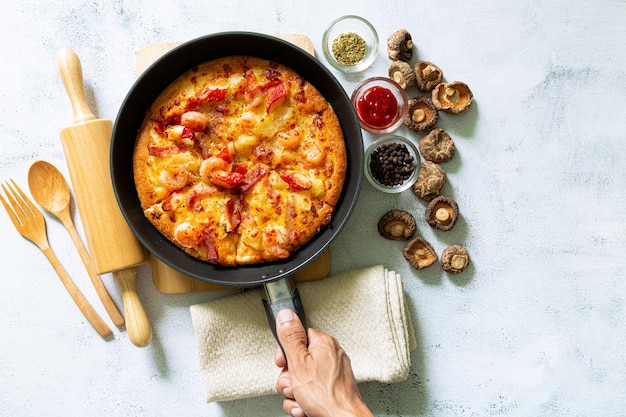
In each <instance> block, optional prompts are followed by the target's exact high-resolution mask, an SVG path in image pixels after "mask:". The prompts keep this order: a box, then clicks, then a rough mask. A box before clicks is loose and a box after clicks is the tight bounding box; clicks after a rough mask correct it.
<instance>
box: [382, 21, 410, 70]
mask: <svg viewBox="0 0 626 417" xmlns="http://www.w3.org/2000/svg"><path fill="white" fill-rule="evenodd" d="M387 56H388V57H389V59H391V60H392V61H398V60H400V61H406V62H408V61H410V60H411V58H413V39H412V38H411V34H410V33H409V32H408V31H407V30H406V29H398V30H396V31H395V32H393V33H392V34H391V35H389V37H388V38H387Z"/></svg>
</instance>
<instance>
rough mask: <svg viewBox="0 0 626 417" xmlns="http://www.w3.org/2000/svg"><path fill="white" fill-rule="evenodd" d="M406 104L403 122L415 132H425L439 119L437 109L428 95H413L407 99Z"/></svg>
mask: <svg viewBox="0 0 626 417" xmlns="http://www.w3.org/2000/svg"><path fill="white" fill-rule="evenodd" d="M407 106H408V111H407V114H406V116H404V124H405V125H407V126H408V127H409V129H411V130H413V131H415V132H418V133H421V132H425V131H427V130H428V129H430V128H431V127H433V126H434V125H435V124H436V123H437V121H438V120H439V111H438V110H437V108H436V107H435V105H434V104H433V101H432V100H431V99H430V98H428V97H425V96H419V97H414V98H412V99H410V100H409V101H408V103H407Z"/></svg>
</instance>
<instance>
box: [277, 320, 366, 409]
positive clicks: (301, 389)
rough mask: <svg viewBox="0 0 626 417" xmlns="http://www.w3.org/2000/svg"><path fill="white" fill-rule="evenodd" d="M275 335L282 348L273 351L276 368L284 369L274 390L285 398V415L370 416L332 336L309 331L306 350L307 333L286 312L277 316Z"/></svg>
mask: <svg viewBox="0 0 626 417" xmlns="http://www.w3.org/2000/svg"><path fill="white" fill-rule="evenodd" d="M276 334H277V336H278V340H279V341H280V344H281V346H282V348H283V350H281V349H280V348H279V349H277V351H276V365H277V366H278V367H280V368H283V369H282V371H281V373H280V375H279V376H278V381H277V382H276V389H277V390H278V392H279V393H281V394H282V395H283V396H284V397H285V398H284V400H283V409H284V410H285V412H286V413H288V414H290V415H292V416H294V417H306V416H308V417H330V416H333V417H344V416H345V417H355V416H358V417H369V416H373V414H372V413H371V411H370V410H369V409H368V408H367V406H366V405H365V403H364V402H363V400H362V399H361V394H360V393H359V389H358V387H357V384H356V380H355V379H354V373H353V372H352V365H351V363H350V358H349V357H348V355H347V354H346V352H345V351H344V350H343V349H342V347H341V346H340V345H339V342H337V340H336V339H335V338H334V337H332V336H329V335H327V334H325V333H322V332H319V331H317V330H315V329H312V328H309V329H308V342H309V345H308V347H307V332H305V330H304V327H303V326H302V322H301V321H300V318H299V317H298V316H297V315H296V314H295V313H294V312H292V311H291V310H288V309H284V310H281V311H280V312H279V313H278V314H277V315H276ZM283 351H284V354H283ZM285 356H286V358H285Z"/></svg>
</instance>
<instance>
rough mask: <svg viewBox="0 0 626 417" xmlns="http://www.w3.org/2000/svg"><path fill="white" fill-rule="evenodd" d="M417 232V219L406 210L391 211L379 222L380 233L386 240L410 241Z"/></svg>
mask: <svg viewBox="0 0 626 417" xmlns="http://www.w3.org/2000/svg"><path fill="white" fill-rule="evenodd" d="M416 230H417V225H416V223H415V218H414V217H413V215H412V214H411V213H409V212H408V211H404V210H390V211H388V212H387V213H385V214H384V215H383V216H382V217H381V218H380V220H379V221H378V233H380V235H381V236H382V237H384V238H385V239H390V240H409V239H411V238H412V237H413V236H414V235H415V231H416Z"/></svg>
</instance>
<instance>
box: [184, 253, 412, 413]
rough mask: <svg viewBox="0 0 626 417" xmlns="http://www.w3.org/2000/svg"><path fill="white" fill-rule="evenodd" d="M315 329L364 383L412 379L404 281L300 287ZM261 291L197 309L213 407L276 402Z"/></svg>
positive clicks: (363, 274)
mask: <svg viewBox="0 0 626 417" xmlns="http://www.w3.org/2000/svg"><path fill="white" fill-rule="evenodd" d="M298 291H299V292H300V297H301V299H302V304H303V305H304V309H305V311H306V315H307V321H308V323H309V326H311V327H313V328H315V329H317V330H320V331H322V332H325V333H328V334H330V335H332V336H334V337H335V338H336V339H337V340H338V341H339V343H340V344H341V346H342V347H343V348H344V350H345V351H346V353H347V354H348V356H350V360H351V362H352V368H353V370H354V376H355V378H356V380H357V382H364V381H380V382H383V383H392V382H399V381H403V380H405V379H406V378H407V377H408V373H409V368H410V366H411V360H410V354H409V352H410V350H412V349H414V348H415V346H416V343H415V337H414V333H413V327H412V325H411V320H410V315H409V313H408V311H407V308H406V304H405V298H404V292H403V289H402V281H401V278H400V275H399V274H397V273H395V272H393V271H388V270H386V269H385V268H384V266H382V265H376V266H373V267H369V268H364V269H360V270H355V271H349V272H343V273H339V274H336V275H333V276H330V277H328V278H326V279H324V280H322V281H315V282H304V283H301V284H298ZM263 296H264V292H263V290H262V289H255V290H252V291H246V292H243V293H239V294H235V295H230V296H226V297H223V298H221V299H217V300H212V301H209V302H206V303H203V304H197V305H193V306H191V308H190V311H191V319H192V323H193V327H194V331H195V333H196V337H197V342H198V350H199V357H200V370H201V374H202V378H203V381H204V385H205V390H206V400H207V402H213V401H226V400H235V399H241V398H250V397H256V396H261V395H267V394H275V393H276V390H275V386H276V380H277V378H278V374H279V372H280V369H279V368H278V367H276V365H275V364H274V354H275V352H276V348H277V346H278V344H277V342H276V340H275V339H274V336H273V335H272V332H271V330H270V327H269V325H268V323H267V318H266V315H265V310H264V308H263V303H262V301H261V300H262V298H263Z"/></svg>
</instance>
